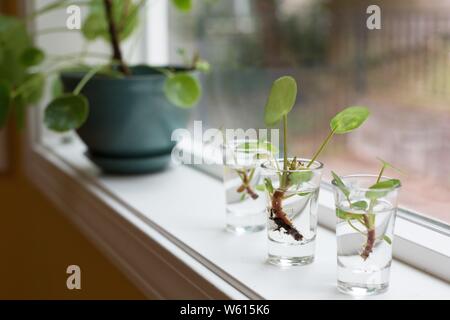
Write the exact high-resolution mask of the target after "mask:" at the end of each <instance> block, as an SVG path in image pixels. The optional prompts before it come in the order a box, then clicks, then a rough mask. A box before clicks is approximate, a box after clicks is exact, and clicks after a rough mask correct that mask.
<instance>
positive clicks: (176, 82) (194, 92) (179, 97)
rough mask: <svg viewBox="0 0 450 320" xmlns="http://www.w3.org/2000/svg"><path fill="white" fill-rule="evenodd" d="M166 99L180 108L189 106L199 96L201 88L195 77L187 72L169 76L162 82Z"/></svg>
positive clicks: (195, 101) (192, 104)
mask: <svg viewBox="0 0 450 320" xmlns="http://www.w3.org/2000/svg"><path fill="white" fill-rule="evenodd" d="M164 93H165V95H166V97H167V99H168V100H169V101H170V102H171V103H173V104H174V105H176V106H177V107H180V108H185V109H187V108H191V107H192V106H194V105H195V104H196V103H197V102H198V100H199V99H200V96H201V88H200V84H199V83H198V81H197V79H195V78H194V77H192V76H191V75H189V74H187V73H179V74H176V75H174V76H170V77H168V78H167V79H166V82H165V84H164Z"/></svg>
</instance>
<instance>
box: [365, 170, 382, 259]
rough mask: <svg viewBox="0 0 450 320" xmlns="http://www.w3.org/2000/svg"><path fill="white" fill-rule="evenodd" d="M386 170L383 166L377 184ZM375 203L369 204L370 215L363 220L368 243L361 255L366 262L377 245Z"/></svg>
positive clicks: (371, 201)
mask: <svg viewBox="0 0 450 320" xmlns="http://www.w3.org/2000/svg"><path fill="white" fill-rule="evenodd" d="M385 169H386V165H385V164H383V166H382V167H381V170H380V173H379V174H378V177H377V182H376V183H378V182H380V180H381V177H382V176H383V172H384V170H385ZM375 201H376V200H373V199H372V200H370V203H369V209H368V213H367V214H365V215H363V219H364V224H365V226H366V228H367V241H366V244H365V245H364V249H363V252H362V253H361V257H362V258H363V259H364V260H366V259H367V258H368V257H369V255H370V254H371V253H372V251H373V246H374V244H375V240H376V235H375V214H373V213H372V211H373V207H374V206H375Z"/></svg>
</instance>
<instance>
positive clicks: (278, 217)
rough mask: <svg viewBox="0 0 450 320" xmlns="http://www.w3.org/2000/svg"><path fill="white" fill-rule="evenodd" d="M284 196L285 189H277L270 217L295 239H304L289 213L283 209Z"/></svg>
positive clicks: (273, 197) (279, 227) (273, 196)
mask: <svg viewBox="0 0 450 320" xmlns="http://www.w3.org/2000/svg"><path fill="white" fill-rule="evenodd" d="M283 198H284V190H281V189H277V190H275V192H274V193H273V195H272V199H271V200H272V201H271V206H272V208H271V209H270V213H271V214H270V218H271V219H272V220H273V222H275V224H276V225H277V226H278V230H280V229H281V228H283V229H284V230H285V231H286V233H287V234H289V235H291V236H292V237H293V238H294V239H295V240H297V241H301V240H303V236H302V235H301V234H300V232H298V230H297V229H296V228H295V227H294V225H293V224H292V222H291V220H289V218H288V216H287V214H286V213H285V212H284V211H283V205H282V201H283Z"/></svg>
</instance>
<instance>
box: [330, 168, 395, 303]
mask: <svg viewBox="0 0 450 320" xmlns="http://www.w3.org/2000/svg"><path fill="white" fill-rule="evenodd" d="M377 178H378V177H377V176H375V175H349V176H344V177H341V180H342V182H343V184H344V190H345V192H344V191H343V188H342V186H339V185H338V183H337V182H336V180H333V182H332V183H333V189H334V195H335V204H336V216H337V225H336V237H337V265H338V267H337V268H338V270H337V282H338V284H337V285H338V289H339V290H340V291H341V292H344V293H347V294H351V295H362V296H364V295H372V294H378V293H382V292H384V291H386V290H387V288H388V286H389V273H390V267H391V262H392V241H393V235H394V222H395V215H396V211H397V198H398V193H399V190H400V185H396V186H395V187H390V188H385V189H380V188H377V189H370V187H371V186H372V185H374V184H375V182H376V181H377ZM386 180H389V178H387V177H381V179H380V180H379V182H382V181H386Z"/></svg>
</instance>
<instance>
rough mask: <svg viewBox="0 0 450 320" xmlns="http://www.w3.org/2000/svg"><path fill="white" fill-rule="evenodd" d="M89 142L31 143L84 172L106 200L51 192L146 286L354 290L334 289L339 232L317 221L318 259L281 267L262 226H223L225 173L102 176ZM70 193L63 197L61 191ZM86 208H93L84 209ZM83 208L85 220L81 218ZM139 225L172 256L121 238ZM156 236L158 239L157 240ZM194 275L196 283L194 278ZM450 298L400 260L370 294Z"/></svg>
mask: <svg viewBox="0 0 450 320" xmlns="http://www.w3.org/2000/svg"><path fill="white" fill-rule="evenodd" d="M83 150H84V147H83V146H82V145H80V144H77V143H75V144H71V145H60V144H58V145H57V146H55V148H50V149H48V148H44V147H36V148H35V150H34V152H37V153H39V154H40V156H41V157H42V159H44V160H45V161H47V162H48V163H49V164H50V166H52V167H55V168H57V170H59V171H61V172H63V173H64V174H65V175H66V176H67V177H68V179H72V180H74V179H75V180H77V184H76V185H77V186H78V187H76V188H83V189H84V191H87V192H88V193H89V194H92V195H93V197H92V199H98V201H99V202H101V203H102V204H104V206H103V207H102V208H100V207H99V208H97V207H92V208H89V203H85V202H80V201H75V200H74V199H76V198H77V191H76V190H75V189H76V188H75V187H73V188H71V189H70V190H64V186H63V185H62V184H59V186H60V187H55V188H54V189H52V191H51V192H58V193H59V194H58V195H57V197H56V196H55V197H54V200H55V201H57V202H58V199H59V204H60V206H61V207H62V208H64V210H65V212H66V213H67V215H68V216H69V217H70V218H72V219H74V221H75V222H76V223H77V224H79V225H81V228H82V229H84V231H85V232H86V233H87V234H88V236H90V237H91V238H92V239H93V241H94V242H96V243H99V246H100V247H101V248H103V249H105V251H106V253H107V254H108V255H109V256H110V257H111V258H112V259H113V260H114V261H115V262H116V263H117V265H118V266H119V267H121V268H122V270H123V271H124V272H125V274H127V275H129V277H130V279H131V280H132V281H134V282H135V284H136V285H138V286H139V287H141V288H142V290H143V291H144V292H148V294H149V296H151V295H153V296H155V295H156V296H158V297H160V298H180V297H181V298H192V297H200V298H217V297H219V298H220V297H229V298H234V299H242V298H253V299H259V298H264V299H349V298H350V297H348V296H346V295H343V294H341V293H339V292H338V291H337V289H336V253H335V252H336V244H335V237H334V233H333V232H331V231H329V230H327V229H325V228H323V227H319V230H318V240H317V249H316V261H315V262H314V263H313V264H312V265H309V266H305V267H297V268H291V269H285V270H281V269H278V268H276V267H274V266H271V265H268V264H267V263H266V262H265V259H266V234H265V232H260V233H257V234H252V235H243V236H234V235H231V234H229V233H227V232H225V231H224V229H223V226H224V192H223V187H222V184H221V183H220V182H219V181H218V180H216V179H213V178H211V177H209V176H208V175H205V174H203V173H201V172H199V171H197V170H194V169H192V168H189V167H185V166H179V167H173V168H171V169H170V170H167V171H165V172H162V173H158V174H153V175H144V176H135V177H117V176H116V177H113V176H101V175H99V174H98V171H97V170H96V169H95V168H94V167H93V166H92V164H91V163H90V162H89V161H88V160H87V159H86V158H85V157H84V156H83ZM32 170H36V167H34V168H33V167H30V169H29V174H30V175H31V176H32V178H33V172H34V171H33V172H32ZM34 175H36V174H34ZM56 176H57V175H55V177H56ZM46 179H53V178H52V175H48V174H42V175H41V176H39V177H37V176H36V177H34V181H35V182H36V183H37V184H38V185H39V186H40V187H41V188H42V189H43V190H44V191H46V190H45V189H46V185H51V181H45V180H46ZM67 181H69V180H67ZM56 185H58V184H55V186H56ZM61 188H62V190H56V189H61ZM67 189H69V188H67ZM51 192H48V194H51ZM64 197H66V199H62V198H64ZM71 201H72V202H73V204H71V203H72V202H71ZM65 204H66V206H65ZM67 204H70V205H67ZM105 208H106V209H105ZM86 210H88V211H89V212H88V213H86ZM105 210H106V211H107V210H109V211H110V212H111V214H110V218H109V219H115V216H117V217H120V219H118V220H117V221H116V222H115V223H116V224H127V226H128V227H127V228H129V232H128V233H123V234H121V233H118V232H117V233H116V234H113V235H110V234H108V233H107V232H106V231H105V232H103V229H102V228H104V229H105V230H106V226H103V225H99V223H98V224H97V223H95V221H94V222H93V221H89V220H91V219H94V218H95V217H96V215H100V213H99V212H103V211H105ZM83 215H85V217H84V218H83V219H84V222H83V221H81V222H80V221H77V219H78V218H80V217H81V216H83ZM81 220H82V219H81ZM111 228H112V227H111ZM111 230H112V229H111ZM135 230H139V238H140V242H147V241H149V244H148V246H149V252H153V251H158V254H159V256H161V257H163V258H164V259H162V260H164V261H166V262H167V263H166V266H164V267H162V266H160V265H159V264H158V263H157V262H155V257H154V256H152V254H148V255H147V254H139V253H138V251H137V249H135V248H133V247H130V246H128V247H126V246H125V247H124V248H121V247H120V244H121V243H127V241H128V240H129V239H128V238H127V237H130V239H131V238H132V237H134V238H136V237H137V236H136V235H134V234H133V233H134V232H135ZM102 232H103V233H102ZM102 234H103V236H102ZM108 239H109V240H108ZM130 241H131V240H130ZM109 242H110V243H109ZM152 246H154V247H155V248H156V247H157V249H155V250H153V249H152ZM152 250H153V251H152ZM173 257H176V259H174V258H173ZM158 268H164V270H163V269H158ZM167 269H173V270H169V271H171V272H172V273H173V274H177V276H178V275H179V276H180V279H184V280H186V283H187V284H186V285H184V284H181V282H180V281H181V280H177V282H174V281H175V280H173V279H172V280H171V279H170V277H171V273H170V272H169V271H168V270H167ZM174 277H175V276H174ZM184 280H183V281H184ZM208 284H209V287H208V286H207V285H208ZM191 285H192V288H194V289H189V288H188V287H189V286H191ZM184 289H185V290H184ZM183 290H184V291H183ZM191 293H192V294H191ZM449 298H450V286H449V284H448V283H447V282H445V281H443V280H440V279H437V278H434V277H433V276H430V275H428V274H426V273H424V272H422V271H419V270H417V269H415V268H412V267H410V266H408V265H406V264H404V263H402V262H400V261H397V260H395V261H394V262H393V266H392V273H391V285H390V288H389V291H388V292H387V293H385V294H382V295H379V296H375V297H371V298H370V299H449Z"/></svg>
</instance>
